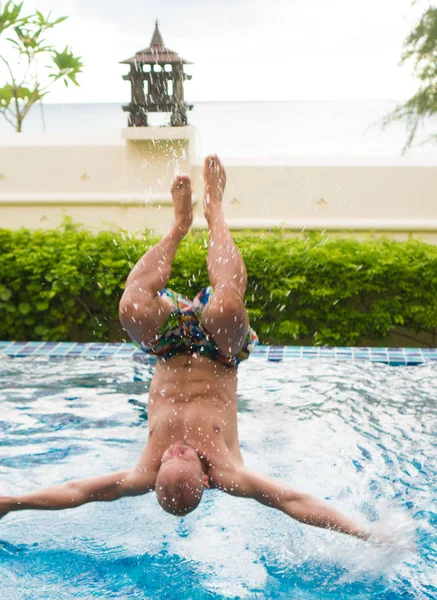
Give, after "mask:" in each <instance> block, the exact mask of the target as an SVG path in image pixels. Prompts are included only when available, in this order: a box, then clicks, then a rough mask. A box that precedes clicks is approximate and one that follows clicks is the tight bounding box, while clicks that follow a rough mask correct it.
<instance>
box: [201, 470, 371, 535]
mask: <svg viewBox="0 0 437 600" xmlns="http://www.w3.org/2000/svg"><path fill="white" fill-rule="evenodd" d="M219 479H220V481H217V482H215V481H214V478H213V483H216V487H218V488H220V489H221V490H223V491H224V492H227V493H228V494H231V495H233V496H240V497H244V498H253V499H254V500H257V501H258V502H261V503H262V504H265V505H266V506H270V507H271V508H276V509H277V510H280V511H282V512H283V513H285V514H286V515H288V516H289V517H292V518H293V519H296V520H297V521H300V522H301V523H306V524H307V525H313V526H315V527H322V528H324V529H332V530H334V531H339V532H341V533H345V534H347V535H353V536H355V537H357V538H361V539H363V540H367V539H368V538H369V531H367V529H366V528H365V527H362V526H361V525H358V524H357V523H355V522H354V521H352V519H350V518H349V517H346V516H345V515H343V514H342V513H341V512H339V511H338V510H336V509H335V508H333V507H332V506H330V505H329V504H327V503H326V502H323V501H322V500H318V499H317V498H315V497H314V496H310V495H309V494H305V493H302V492H299V491H297V490H295V489H293V488H292V487H291V486H289V485H287V484H285V483H282V482H279V481H275V480H274V479H270V478H269V477H266V476H264V475H260V474H259V473H255V472H254V471H250V470H249V469H246V468H245V467H237V468H236V469H235V470H234V469H233V470H230V471H228V472H223V473H222V476H221V477H220V478H219Z"/></svg>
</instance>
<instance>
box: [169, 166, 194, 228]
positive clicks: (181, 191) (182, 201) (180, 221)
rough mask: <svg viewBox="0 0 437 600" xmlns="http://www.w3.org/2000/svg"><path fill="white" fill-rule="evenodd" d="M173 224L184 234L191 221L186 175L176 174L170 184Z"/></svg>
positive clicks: (188, 179)
mask: <svg viewBox="0 0 437 600" xmlns="http://www.w3.org/2000/svg"><path fill="white" fill-rule="evenodd" d="M171 197H172V198H173V207H174V216H175V224H176V226H177V227H178V229H179V231H180V232H181V233H183V234H184V235H185V234H186V233H188V231H189V230H190V227H191V224H192V222H193V204H192V200H191V181H190V178H189V177H188V175H178V176H177V177H175V179H174V181H173V184H172V186H171Z"/></svg>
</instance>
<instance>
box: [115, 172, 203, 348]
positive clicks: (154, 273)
mask: <svg viewBox="0 0 437 600" xmlns="http://www.w3.org/2000/svg"><path fill="white" fill-rule="evenodd" d="M171 193H172V198H173V206H174V213H175V219H174V222H173V224H172V226H171V229H170V231H169V232H168V233H167V235H165V236H164V237H163V238H162V239H161V241H160V242H159V243H158V244H156V246H154V247H153V248H151V249H150V250H149V251H148V252H146V254H144V256H143V257H142V258H140V260H139V261H138V262H137V264H136V265H135V267H134V268H133V269H132V271H131V272H130V274H129V277H128V278H127V280H126V287H125V290H124V294H123V296H122V298H121V301H120V306H119V314H120V322H121V324H122V326H123V328H124V329H125V330H126V331H127V332H128V334H129V336H130V337H131V338H132V339H133V340H134V341H136V342H138V343H141V342H148V341H149V340H151V339H152V338H153V336H154V335H156V334H157V333H158V331H159V330H160V328H161V327H162V325H163V324H164V323H165V320H166V319H167V317H168V316H169V315H170V313H171V312H172V311H173V310H174V305H173V302H172V301H171V300H170V298H168V297H166V296H159V292H160V291H161V290H162V288H163V287H165V285H166V283H167V281H168V279H169V277H170V274H171V267H172V263H173V259H174V257H175V254H176V251H177V249H178V247H179V244H180V243H181V240H182V238H183V237H184V236H185V235H186V234H187V233H188V231H189V229H190V226H191V223H192V221H193V209H192V203H191V182H190V178H189V177H187V176H186V175H180V176H178V177H176V179H175V180H174V182H173V185H172V188H171Z"/></svg>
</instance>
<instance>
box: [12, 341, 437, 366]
mask: <svg viewBox="0 0 437 600" xmlns="http://www.w3.org/2000/svg"><path fill="white" fill-rule="evenodd" d="M0 354H3V355H7V356H11V357H14V358H15V357H26V356H49V357H52V356H53V357H55V356H56V357H65V358H71V357H84V358H97V357H109V356H115V357H117V358H129V359H130V358H135V359H136V360H141V361H142V362H148V363H154V362H156V358H155V357H153V356H150V355H146V354H145V353H144V352H142V351H141V350H140V349H139V348H138V347H137V346H135V345H134V344H132V343H117V344H115V343H110V344H105V343H103V342H99V343H96V342H94V343H89V344H86V343H71V342H8V341H0ZM253 356H254V357H256V358H257V359H264V360H268V361H270V362H280V361H283V360H287V359H288V360H296V359H306V360H311V359H312V360H315V359H319V360H320V359H333V360H337V361H342V362H344V361H349V362H354V361H364V360H367V361H371V362H379V363H385V364H388V365H392V366H399V365H411V366H413V365H419V364H422V363H424V362H426V361H427V360H432V361H437V348H348V347H345V346H339V347H338V348H335V347H327V346H323V347H322V346H260V345H258V346H256V347H255V349H254V351H253Z"/></svg>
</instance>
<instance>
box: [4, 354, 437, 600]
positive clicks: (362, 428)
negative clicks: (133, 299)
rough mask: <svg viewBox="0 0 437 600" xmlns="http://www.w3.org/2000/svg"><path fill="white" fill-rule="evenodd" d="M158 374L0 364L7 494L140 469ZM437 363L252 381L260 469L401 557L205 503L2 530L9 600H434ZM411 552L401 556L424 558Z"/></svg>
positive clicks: (127, 367)
mask: <svg viewBox="0 0 437 600" xmlns="http://www.w3.org/2000/svg"><path fill="white" fill-rule="evenodd" d="M151 376H152V367H150V366H148V365H145V364H140V363H138V362H135V361H131V360H126V359H123V358H109V359H93V360H86V359H85V358H78V359H53V358H51V359H49V358H47V357H38V356H35V357H31V358H23V359H21V358H8V357H3V358H2V360H1V366H0V407H1V412H0V495H9V494H18V493H24V492H28V491H31V490H34V489H36V488H40V487H42V486H47V485H51V484H55V483H61V482H63V481H67V480H69V479H73V478H82V477H89V476H93V475H98V474H102V473H105V472H110V471H114V470H119V469H123V468H126V467H128V466H130V465H133V464H134V463H135V462H136V460H137V458H138V456H139V454H140V452H141V451H142V449H143V446H144V444H145V442H146V440H147V397H148V396H147V389H148V385H149V382H150V379H151ZM436 376H437V364H435V363H434V364H433V363H425V364H422V365H420V366H415V367H391V366H387V365H381V364H371V363H370V362H369V363H367V362H363V363H360V364H350V363H337V362H334V361H331V360H328V361H323V360H322V361H308V360H290V361H287V362H280V363H267V362H266V361H265V360H261V359H259V358H251V359H250V360H249V361H248V362H247V363H246V364H244V365H242V367H241V368H240V385H239V426H240V438H241V444H242V448H243V453H244V457H245V460H246V463H247V464H248V466H250V467H252V468H256V469H259V470H261V471H263V472H265V473H267V474H269V475H271V476H273V477H280V478H282V479H285V480H288V481H289V482H290V483H292V484H293V485H294V486H296V487H298V488H303V489H305V490H306V491H308V492H311V493H313V494H315V495H317V496H319V497H322V498H324V499H326V500H328V501H329V502H332V503H333V504H334V505H335V506H337V507H338V508H340V509H341V510H343V511H344V512H346V513H348V514H349V515H351V516H352V517H354V518H356V519H357V520H360V521H363V522H373V521H377V520H380V521H381V523H382V527H383V529H385V530H394V532H395V537H396V538H397V539H398V540H399V544H397V545H396V547H395V548H378V547H375V546H372V545H370V544H365V543H363V542H360V541H358V540H355V539H351V538H348V537H346V536H342V535H340V534H336V533H333V532H329V531H321V530H317V529H314V528H311V527H308V526H304V525H301V524H299V523H296V522H294V521H292V520H290V519H289V518H287V517H286V516H285V515H283V514H280V513H275V512H274V511H272V510H270V509H268V508H266V507H264V506H261V505H257V504H256V503H255V502H253V501H251V500H244V499H236V498H231V497H227V496H225V495H223V494H221V493H220V492H217V491H210V492H208V493H206V494H205V496H204V499H203V500H202V503H201V505H200V507H199V509H198V510H197V511H195V512H194V513H192V514H190V515H188V516H187V517H186V518H184V519H178V518H176V517H172V516H170V515H168V514H166V513H164V512H163V511H162V510H161V509H160V507H159V506H158V504H157V501H156V499H155V497H154V495H152V494H150V495H148V496H144V497H137V498H126V499H123V500H121V501H118V502H115V503H104V504H97V503H96V504H89V505H86V506H83V507H80V508H77V509H73V510H70V511H64V512H28V511H27V512H21V513H14V514H11V515H8V516H7V517H6V518H5V519H3V520H1V521H0V597H1V598H2V599H5V600H24V599H28V598H32V600H39V599H44V600H47V599H52V598H53V599H56V600H58V599H59V600H64V599H65V600H67V599H73V598H81V599H91V598H123V599H128V598H129V599H130V598H141V599H153V600H155V599H175V600H176V599H177V600H185V599H186V600H204V599H205V600H206V599H219V598H220V599H221V598H250V599H270V598H275V599H285V598H287V599H290V598H293V599H303V600H307V599H308V600H309V599H314V600H328V599H329V600H341V599H343V598H344V599H364V598H366V599H367V598H378V599H381V600H394V599H403V600H406V599H413V598H414V599H416V598H418V599H421V598H429V599H431V598H432V599H435V598H437V541H436V528H437V508H436V506H437V502H436V500H437V493H436V483H437V482H436V479H437V477H436V474H437V460H436V454H437V452H436V433H437V401H436V396H437V394H436V385H435V381H436ZM413 539H414V543H415V544H416V552H411V551H408V550H406V549H405V548H407V547H408V546H411V544H412V543H413Z"/></svg>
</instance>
